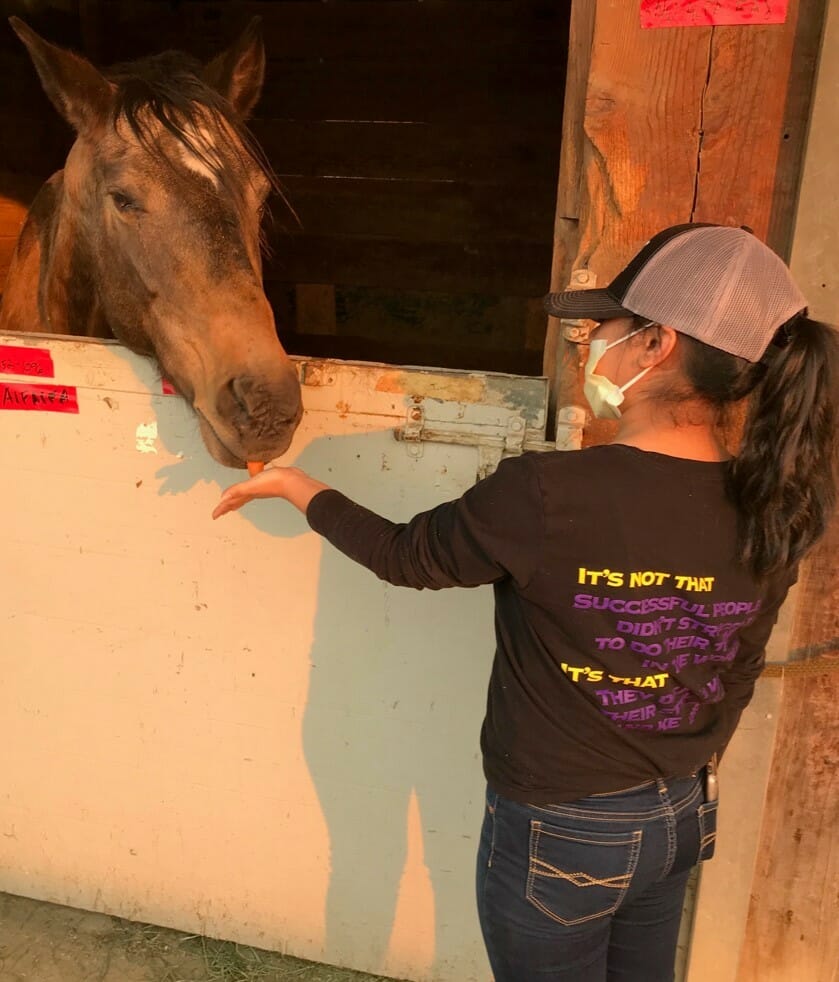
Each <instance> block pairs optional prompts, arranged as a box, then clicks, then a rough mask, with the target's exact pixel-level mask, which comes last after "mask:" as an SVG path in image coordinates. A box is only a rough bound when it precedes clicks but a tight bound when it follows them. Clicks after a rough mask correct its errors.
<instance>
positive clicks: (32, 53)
mask: <svg viewBox="0 0 839 982" xmlns="http://www.w3.org/2000/svg"><path fill="white" fill-rule="evenodd" d="M9 23H10V24H11V25H12V30H13V31H14V32H15V34H17V36H18V37H19V38H20V39H21V41H23V43H24V44H25V45H26V48H27V50H28V51H29V57H30V58H31V59H32V63H33V64H34V65H35V68H36V70H37V72H38V75H39V76H40V79H41V85H43V87H44V91H45V92H46V94H47V95H48V96H49V98H50V101H51V102H52V104H53V105H54V106H55V108H56V109H57V110H58V111H59V112H60V113H61V115H62V116H63V117H64V118H65V119H66V120H67V122H68V123H69V124H70V125H71V126H72V127H73V128H74V129H75V130H76V131H79V132H80V131H82V130H85V129H88V128H90V127H92V126H93V125H94V124H95V123H96V121H97V120H99V119H101V118H102V116H103V115H104V113H105V112H106V110H107V107H108V104H109V102H110V98H111V93H112V87H111V84H110V83H109V82H108V81H107V80H106V79H105V78H104V76H102V75H101V74H100V73H99V72H98V71H97V70H96V69H95V68H94V67H93V65H91V63H90V62H89V61H88V60H87V59H86V58H82V57H80V56H79V55H75V54H73V52H72V51H65V50H64V49H63V48H57V47H56V46H55V45H54V44H50V43H49V42H47V41H45V40H44V39H43V38H42V37H41V36H40V35H38V34H36V33H35V32H34V31H33V30H32V28H31V27H29V26H28V25H27V24H24V22H23V21H22V20H20V18H18V17H10V18H9Z"/></svg>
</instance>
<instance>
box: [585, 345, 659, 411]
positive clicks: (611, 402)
mask: <svg viewBox="0 0 839 982" xmlns="http://www.w3.org/2000/svg"><path fill="white" fill-rule="evenodd" d="M643 330H645V328H643V327H639V328H638V330H637V331H632V332H631V333H629V334H627V335H625V336H624V337H622V338H618V340H617V341H612V342H611V344H610V343H609V342H608V341H606V340H605V339H600V338H596V339H595V340H594V341H592V342H591V344H590V345H589V353H588V361H587V362H586V368H585V381H584V382H583V392H584V393H585V397H586V399H588V404H589V405H590V406H591V409H592V412H593V413H594V415H595V416H596V417H597V418H598V419H620V415H621V411H620V409H618V406H620V404H621V403H622V402H623V394H624V392H626V390H627V389H628V388H629V387H630V385H634V384H635V383H636V382H637V381H638V380H639V379H641V378H643V377H644V376H645V375H646V374H647V372H648V371H649V370H650V368H652V367H653V366H652V365H650V366H649V367H648V368H645V369H643V370H642V371H640V372H638V374H637V375H636V376H635V377H634V378H631V379H630V380H629V381H628V382H627V383H626V384H625V385H617V384H616V383H615V382H613V381H612V380H611V379H608V378H606V376H605V375H595V373H594V370H595V368H597V363H598V362H599V361H600V359H601V358H602V357H603V355H605V354H606V352H607V351H608V350H609V349H610V348H616V347H617V346H618V345H619V344H623V342H624V341H628V340H629V339H630V338H632V337H635V335H636V334H640V333H641V331H643Z"/></svg>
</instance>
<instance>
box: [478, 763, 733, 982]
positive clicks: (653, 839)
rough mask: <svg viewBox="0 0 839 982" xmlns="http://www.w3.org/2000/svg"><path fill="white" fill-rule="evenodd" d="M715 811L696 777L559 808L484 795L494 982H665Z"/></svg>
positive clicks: (485, 926) (485, 911)
mask: <svg viewBox="0 0 839 982" xmlns="http://www.w3.org/2000/svg"><path fill="white" fill-rule="evenodd" d="M716 809H717V802H716V801H713V802H709V803H706V802H705V800H704V794H703V787H702V777H701V775H697V776H693V777H688V778H678V779H673V780H666V781H665V780H656V781H649V782H647V783H646V784H642V785H640V786H638V787H636V788H630V789H629V790H626V791H618V792H615V793H612V794H601V795H592V796H591V797H589V798H582V799H580V800H578V801H573V802H567V803H565V804H561V805H541V806H537V805H523V804H519V803H518V802H515V801H510V800H509V799H507V798H502V797H501V796H500V795H497V794H496V793H495V792H493V791H488V793H487V806H486V813H485V815H484V824H483V829H482V832H481V845H480V849H479V852H478V876H477V889H478V914H479V917H480V921H481V930H482V931H483V935H484V942H485V944H486V947H487V953H488V954H489V960H490V964H491V965H492V969H493V972H494V973H495V982H531V980H532V982H547V980H557V982H559V980H562V982H607V980H608V982H670V980H672V978H673V964H674V961H675V955H676V941H677V939H678V934H679V923H680V920H681V914H682V905H683V903H684V895H685V887H686V886H687V881H688V878H689V876H690V872H691V869H692V868H693V867H694V866H695V865H696V863H697V862H699V861H700V860H703V859H710V858H711V856H712V855H713V851H714V842H715V839H716Z"/></svg>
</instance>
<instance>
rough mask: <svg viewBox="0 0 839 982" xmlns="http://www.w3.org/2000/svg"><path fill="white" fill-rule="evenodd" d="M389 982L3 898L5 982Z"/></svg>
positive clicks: (0, 968)
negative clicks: (288, 981)
mask: <svg viewBox="0 0 839 982" xmlns="http://www.w3.org/2000/svg"><path fill="white" fill-rule="evenodd" d="M292 979H293V980H295V982H387V980H385V979H383V978H382V977H381V976H375V975H364V974H361V973H359V972H351V971H348V970H347V969H339V968H332V967H331V966H328V965H317V964H315V963H314V962H306V961H301V960H300V959H298V958H284V957H283V956H282V955H277V954H275V953H273V952H268V951H259V950H257V949H255V948H246V947H242V946H241V945H234V944H230V943H228V942H223V941H211V940H209V939H206V938H198V937H195V936H194V935H187V934H181V933H179V932H178V931H170V930H168V929H166V928H160V927H153V926H151V925H148V924H136V923H134V922H133V921H125V920H122V919H121V918H118V917H109V916H108V915H107V914H91V913H88V912H87V911H83V910H73V909H72V908H70V907H59V906H57V905H55V904H46V903H39V902H38V901H35V900H27V899H26V898H24V897H15V896H12V895H11V894H8V893H0V982H287V980H292Z"/></svg>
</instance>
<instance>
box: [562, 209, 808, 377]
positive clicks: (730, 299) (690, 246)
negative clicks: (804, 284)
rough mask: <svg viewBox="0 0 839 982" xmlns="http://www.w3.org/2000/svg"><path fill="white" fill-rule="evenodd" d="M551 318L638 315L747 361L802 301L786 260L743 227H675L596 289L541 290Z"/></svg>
mask: <svg viewBox="0 0 839 982" xmlns="http://www.w3.org/2000/svg"><path fill="white" fill-rule="evenodd" d="M544 303H545V310H547V312H548V313H549V314H551V315H553V316H554V317H567V318H573V319H583V318H587V319H591V320H598V321H603V320H609V319H610V318H612V317H632V316H634V315H637V316H639V317H646V318H647V319H649V320H651V321H655V323H657V324H667V325H668V326H669V327H672V328H674V329H675V330H677V331H681V332H682V333H683V334H688V335H690V336H691V337H693V338H696V339H697V340H699V341H704V342H705V344H710V345H711V346H713V347H715V348H721V349H722V350H723V351H728V352H729V353H730V354H732V355H738V356H739V357H740V358H745V359H747V360H748V361H760V358H761V356H762V355H763V353H764V352H765V351H766V349H767V347H768V346H769V344H770V342H771V341H772V339H773V337H774V336H775V332H776V331H777V330H778V328H779V327H780V326H781V325H782V324H784V323H786V322H787V321H788V320H789V319H790V318H791V317H792V316H794V315H795V314H797V313H800V312H801V311H803V310H804V309H805V308H806V307H807V300H806V298H805V297H804V295H803V294H802V292H801V291H800V290H799V289H798V286H797V285H796V283H795V281H794V280H793V278H792V275H791V273H790V271H789V269H788V268H787V266H786V264H785V263H784V262H783V261H782V260H781V259H780V258H779V257H778V256H777V255H776V254H775V253H774V252H773V251H772V250H771V249H770V248H769V247H768V246H766V245H764V243H763V242H761V241H760V239H758V238H757V237H756V236H755V235H753V234H752V233H751V232H749V231H748V230H747V229H743V228H734V227H732V226H728V225H708V224H700V223H696V224H689V225H675V226H673V227H672V228H667V229H664V231H662V232H659V233H658V235H655V236H653V238H652V239H650V241H649V242H647V244H646V245H645V246H644V247H643V248H642V249H641V251H640V252H639V253H638V254H637V255H636V256H635V258H634V259H632V261H631V262H630V263H629V264H628V265H627V266H626V268H625V269H624V270H623V271H622V272H620V273H619V274H618V275H617V276H616V277H615V279H614V280H612V282H611V283H610V284H609V285H608V286H607V287H604V288H602V289H595V290H567V291H566V292H564V293H549V294H548V295H547V296H546V297H545V301H544Z"/></svg>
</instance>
